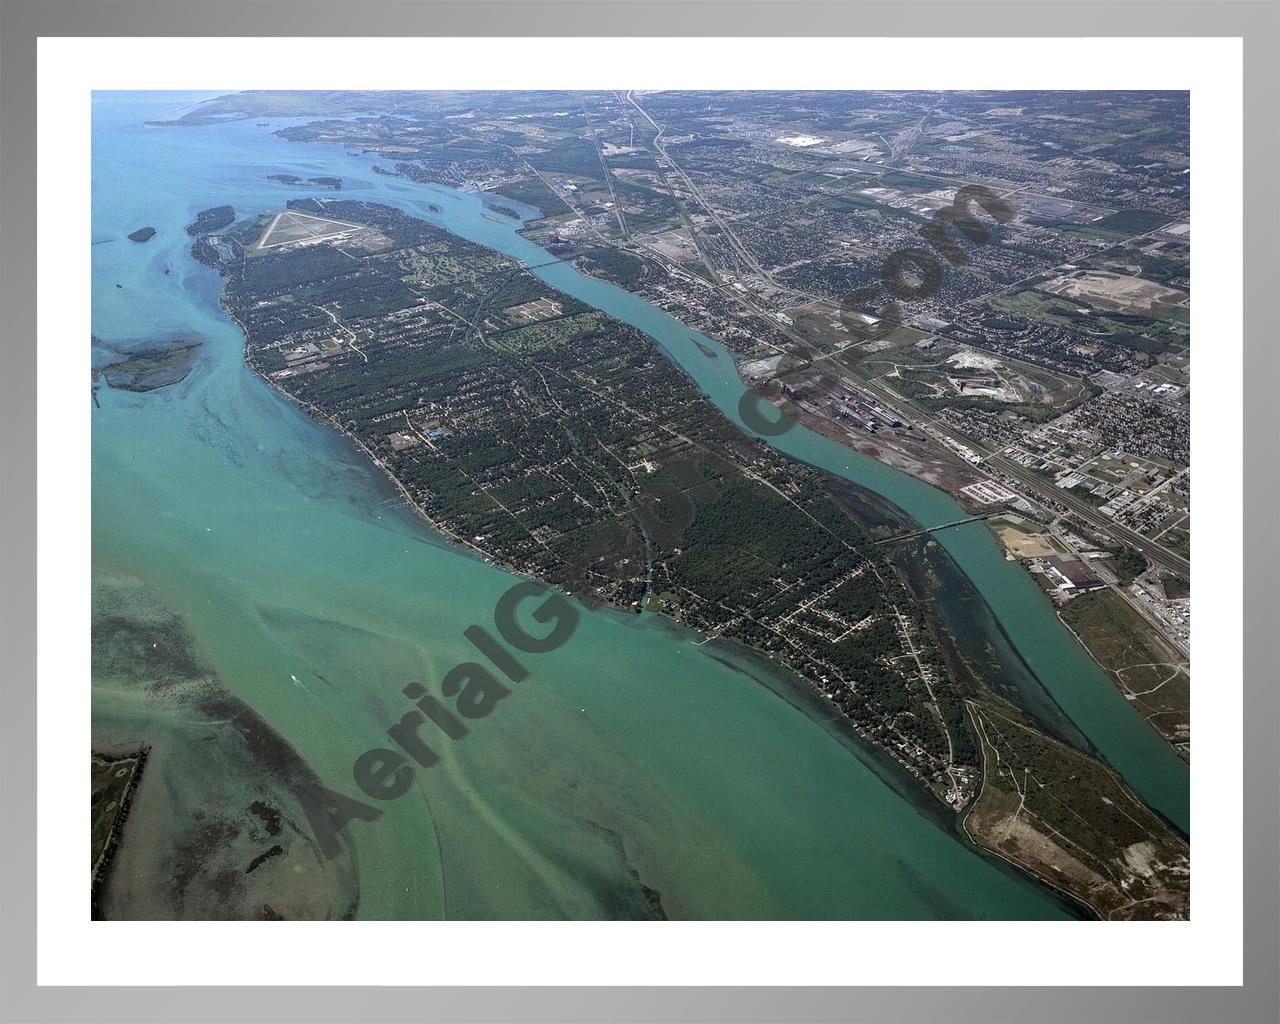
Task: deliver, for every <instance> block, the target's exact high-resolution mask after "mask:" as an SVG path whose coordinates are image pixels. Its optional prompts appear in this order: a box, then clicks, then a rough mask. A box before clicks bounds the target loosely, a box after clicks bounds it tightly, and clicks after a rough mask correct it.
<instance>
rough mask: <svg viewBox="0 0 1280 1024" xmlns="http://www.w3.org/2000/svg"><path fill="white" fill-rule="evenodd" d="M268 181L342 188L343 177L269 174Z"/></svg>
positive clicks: (313, 186) (308, 186)
mask: <svg viewBox="0 0 1280 1024" xmlns="http://www.w3.org/2000/svg"><path fill="white" fill-rule="evenodd" d="M267 180H268V181H278V182H280V184H282V185H300V186H302V187H304V188H328V189H334V190H337V189H340V188H342V179H341V178H334V177H331V176H328V175H318V176H316V177H314V178H302V177H299V176H298V175H296V174H268V175H267Z"/></svg>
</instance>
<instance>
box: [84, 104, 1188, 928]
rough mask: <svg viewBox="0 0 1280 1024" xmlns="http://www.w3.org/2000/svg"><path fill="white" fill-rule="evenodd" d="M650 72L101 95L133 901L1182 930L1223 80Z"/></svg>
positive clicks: (212, 912) (99, 776) (104, 573)
mask: <svg viewBox="0 0 1280 1024" xmlns="http://www.w3.org/2000/svg"><path fill="white" fill-rule="evenodd" d="M616 84H617V85H618V88H616V89H605V90H597V91H581V92H568V91H489V92H480V91H450V92H445V91H430V92H428V91H424V92H389V91H296V92H290V91H257V92H230V93H215V92H201V93H196V92H101V91H100V92H96V93H94V94H93V100H92V228H91V238H90V241H91V259H92V331H91V337H90V339H89V343H90V346H91V353H92V363H91V398H90V399H89V400H86V402H91V403H92V410H91V423H92V510H91V515H92V638H91V650H92V709H91V710H92V750H91V751H90V753H91V769H92V785H91V794H92V801H91V802H92V807H91V814H92V829H91V838H92V849H91V880H90V898H89V903H90V907H91V914H92V916H93V918H95V919H99V920H150V921H168V920H260V921H267V920H308V921H312V920H381V921H426V920H464V921H476V920H487V921H520V920H542V921H545V920H572V921H587V920H637V919H645V920H718V921H734V920H802V921H813V920H842V921H889V920H915V921H932V920H961V921H974V920H995V921H1010V920H1032V921H1049V920H1055V921H1058V920H1060V921H1068V920H1074V921H1079V922H1089V921H1139V920H1147V921H1150V920H1187V919H1189V917H1190V913H1191V912H1190V896H1189V894H1190V887H1191V876H1190V824H1189V820H1190V813H1189V791H1190V760H1191V726H1190V699H1191V698H1190V691H1191V678H1190V668H1189V663H1190V635H1191V612H1190V605H1191V573H1190V543H1191V540H1190V538H1191V524H1190V500H1191V477H1190V436H1191V429H1190V428H1191V398H1190V396H1191V358H1190V315H1191V298H1190V246H1191V223H1190V179H1191V163H1190V127H1189V94H1188V93H1187V92H1179V91H1150V92H1099V91H1063V92H1052V91H985V92H974V91H946V92H938V91H895V92H889V91H864V92H846V91H790V92H778V91H767V92H766V91H711V92H705V91H698V92H694V91H637V90H633V89H628V88H626V85H627V83H626V82H625V81H619V82H617V83H616ZM1204 287H1206V289H1207V288H1208V285H1207V284H1205V285H1204ZM1208 294H1209V292H1208V291H1207V290H1206V295H1208ZM1205 301H1206V302H1207V301H1208V299H1206V300H1205ZM82 329H84V328H82ZM82 372H83V371H82ZM81 379H83V378H81ZM1206 379H1207V378H1206ZM1206 386H1207V385H1206ZM1207 579H1208V577H1206V580H1207ZM1203 585H1204V586H1206V587H1207V586H1208V583H1207V582H1205V583H1204V584H1203ZM1206 621H1207V620H1206ZM81 635H83V634H81ZM1205 728H1206V729H1207V728H1208V726H1207V725H1206V726H1205ZM1205 736H1206V737H1207V736H1209V733H1208V732H1206V733H1205ZM1205 742H1206V743H1207V742H1208V740H1207V739H1206V741H1205ZM1207 749H1208V748H1207V747H1206V750H1207ZM74 755H75V750H74V749H72V750H71V756H74ZM81 820H83V819H81ZM1206 877H1207V876H1206ZM71 882H72V883H73V887H74V883H75V880H74V879H72V880H71ZM1081 927H1085V925H1083V924H1082V925H1081ZM666 928H667V933H669V932H670V930H671V929H670V927H669V926H666Z"/></svg>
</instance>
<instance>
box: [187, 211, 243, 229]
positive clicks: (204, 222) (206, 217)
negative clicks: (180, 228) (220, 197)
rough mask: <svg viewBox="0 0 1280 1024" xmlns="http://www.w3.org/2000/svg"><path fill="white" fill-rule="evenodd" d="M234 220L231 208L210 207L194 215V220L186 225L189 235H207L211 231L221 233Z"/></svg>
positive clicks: (234, 212)
mask: <svg viewBox="0 0 1280 1024" xmlns="http://www.w3.org/2000/svg"><path fill="white" fill-rule="evenodd" d="M235 219H236V211H235V207H233V206H212V207H210V208H209V209H207V210H201V211H200V212H199V213H197V214H196V219H195V220H193V221H192V222H191V223H190V224H188V225H187V234H189V235H207V234H209V233H210V232H213V231H221V230H222V229H223V228H225V227H226V226H227V225H229V224H231V223H233V222H234V221H235Z"/></svg>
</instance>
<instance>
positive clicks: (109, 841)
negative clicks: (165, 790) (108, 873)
mask: <svg viewBox="0 0 1280 1024" xmlns="http://www.w3.org/2000/svg"><path fill="white" fill-rule="evenodd" d="M144 759H145V755H143V754H141V753H139V754H132V755H130V756H128V757H122V758H119V759H118V760H110V759H107V758H102V757H99V756H98V755H97V754H94V755H93V758H92V779H93V782H92V792H93V824H92V826H91V830H90V840H91V848H90V852H91V855H92V865H93V876H94V879H95V880H96V879H97V877H98V875H99V873H100V872H101V870H102V868H104V867H105V866H106V864H107V862H108V860H109V859H110V851H111V847H112V845H113V839H114V838H115V833H116V830H117V829H118V827H119V826H120V825H122V824H123V822H124V816H125V814H126V813H127V811H128V802H129V797H130V795H131V794H132V791H133V787H134V785H135V783H136V781H137V779H138V777H139V776H140V775H141V770H142V762H143V760H144Z"/></svg>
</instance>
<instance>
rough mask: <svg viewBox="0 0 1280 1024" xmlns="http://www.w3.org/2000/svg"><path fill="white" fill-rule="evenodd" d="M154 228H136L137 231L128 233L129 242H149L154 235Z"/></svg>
mask: <svg viewBox="0 0 1280 1024" xmlns="http://www.w3.org/2000/svg"><path fill="white" fill-rule="evenodd" d="M155 233H156V229H155V228H138V230H137V231H130V232H129V241H131V242H149V241H151V239H152V237H153V236H154V235H155Z"/></svg>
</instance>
